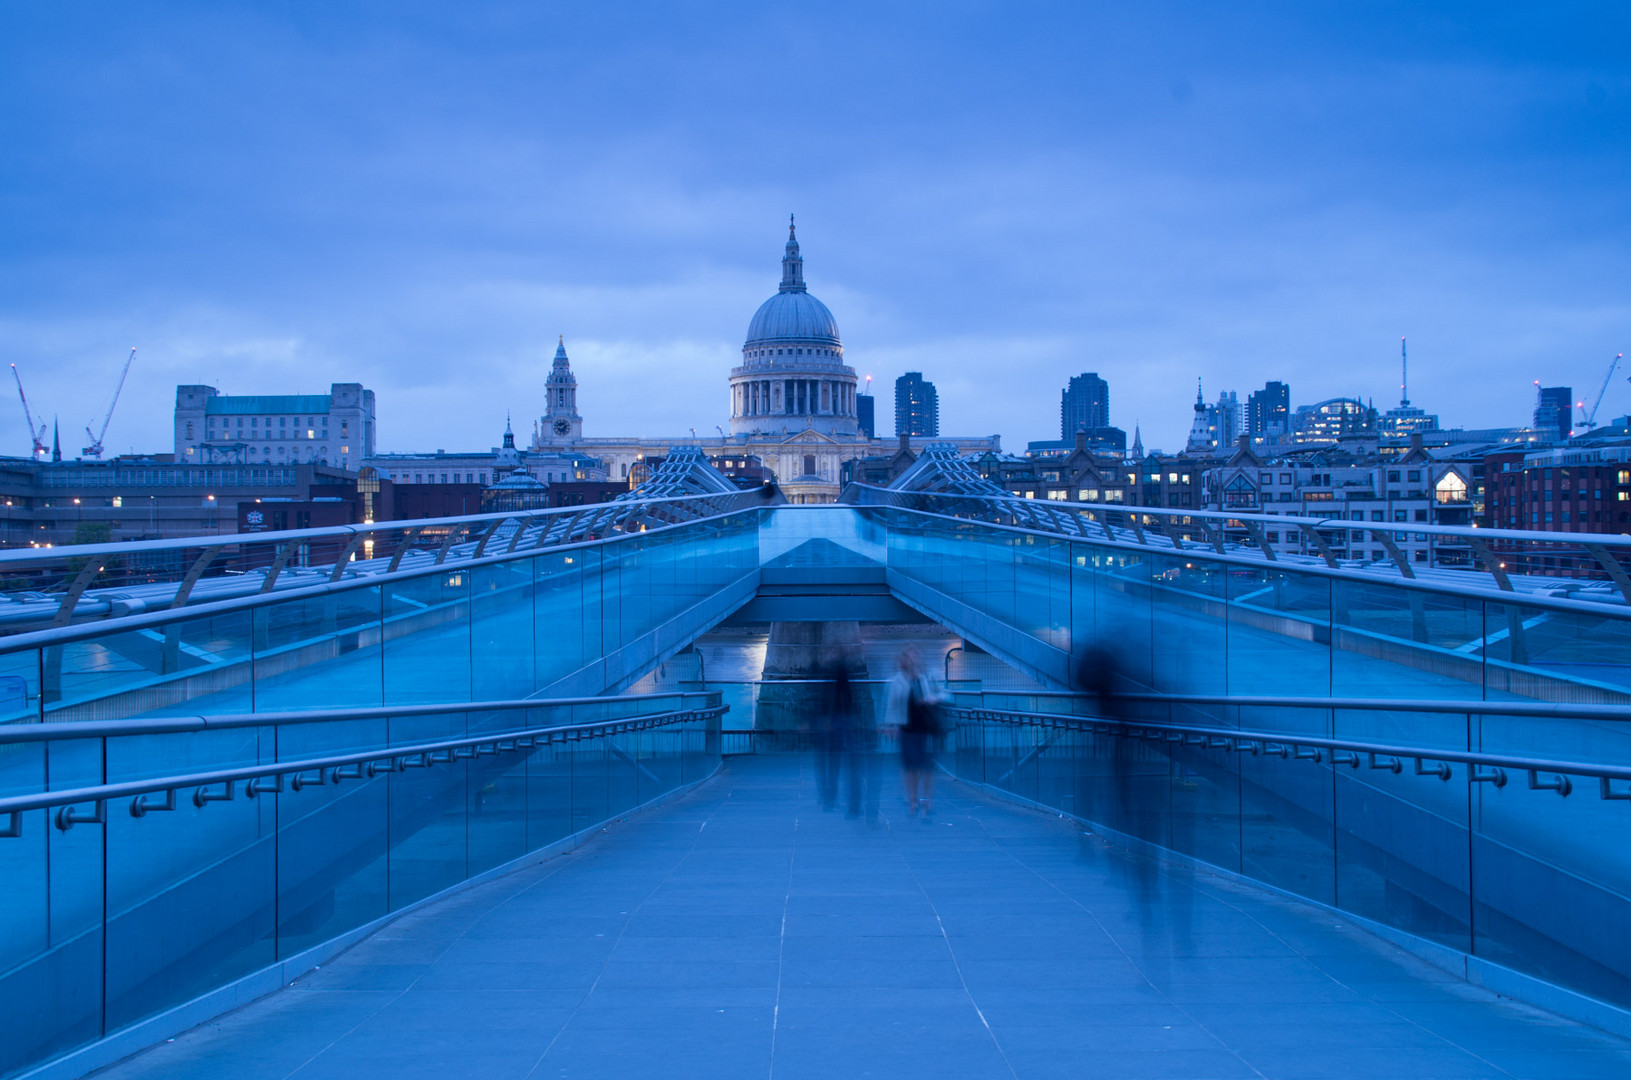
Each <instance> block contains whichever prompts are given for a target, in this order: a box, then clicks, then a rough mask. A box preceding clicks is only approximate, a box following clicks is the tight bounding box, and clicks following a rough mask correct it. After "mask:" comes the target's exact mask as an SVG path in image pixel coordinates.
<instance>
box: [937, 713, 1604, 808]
mask: <svg viewBox="0 0 1631 1080" xmlns="http://www.w3.org/2000/svg"><path fill="white" fill-rule="evenodd" d="M946 711H947V712H948V713H949V714H950V715H952V716H954V717H959V718H967V719H969V720H994V721H997V722H999V723H1008V724H1031V725H1039V726H1045V727H1063V728H1070V729H1074V730H1079V731H1091V732H1093V733H1095V734H1107V735H1117V736H1126V737H1129V738H1142V739H1144V740H1146V741H1150V742H1172V743H1178V744H1180V745H1183V746H1195V747H1200V748H1202V749H1207V750H1229V751H1232V752H1236V753H1250V754H1252V755H1253V756H1263V755H1267V756H1270V757H1279V758H1286V759H1298V760H1303V761H1312V762H1314V763H1315V764H1322V763H1324V761H1325V760H1326V756H1327V754H1328V755H1329V757H1330V762H1331V765H1332V766H1333V767H1335V766H1337V765H1347V766H1350V767H1352V768H1354V769H1358V768H1359V766H1360V764H1361V758H1362V757H1363V760H1364V763H1365V764H1366V766H1367V767H1368V768H1371V769H1381V770H1384V771H1387V772H1391V773H1394V774H1398V773H1400V772H1402V771H1403V769H1404V762H1406V761H1412V762H1414V771H1415V775H1417V776H1437V777H1438V778H1439V779H1440V780H1449V779H1450V778H1451V776H1452V775H1453V772H1454V770H1453V768H1452V766H1453V765H1464V766H1466V769H1467V780H1468V782H1469V783H1488V784H1493V785H1494V786H1495V787H1497V788H1502V787H1505V786H1506V783H1507V776H1506V773H1507V771H1508V770H1511V771H1513V772H1523V773H1527V774H1528V777H1529V788H1530V790H1534V791H1555V792H1557V793H1558V795H1560V796H1562V797H1564V798H1567V797H1568V796H1569V794H1570V793H1571V792H1572V791H1573V790H1574V785H1573V784H1572V783H1571V782H1570V780H1569V777H1571V776H1580V777H1589V778H1591V779H1594V780H1597V781H1598V783H1599V787H1598V798H1600V799H1607V800H1611V801H1631V789H1616V788H1614V787H1613V782H1615V781H1631V766H1618V765H1593V764H1590V763H1587V762H1581V761H1557V760H1553V759H1550V758H1530V757H1521V756H1517V755H1511V754H1485V753H1479V752H1475V751H1468V750H1451V749H1441V748H1436V747H1426V746H1401V745H1397V744H1392V743H1373V742H1362V741H1358V740H1353V739H1333V738H1326V737H1324V736H1319V735H1300V734H1296V733H1294V732H1285V731H1248V730H1245V729H1242V728H1221V727H1206V726H1202V725H1195V724H1163V723H1159V722H1151V721H1144V720H1116V719H1109V718H1105V717H1090V716H1077V715H1073V714H1070V713H1027V712H1015V711H1011V710H1006V709H982V708H969V707H967V706H947V708H946ZM1429 765H1431V766H1433V767H1431V768H1429V767H1428V766H1429ZM1481 770H1488V771H1487V772H1485V771H1481ZM1542 776H1547V777H1551V779H1550V780H1542V779H1541V777H1542Z"/></svg>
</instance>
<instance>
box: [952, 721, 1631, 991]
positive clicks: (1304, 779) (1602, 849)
mask: <svg viewBox="0 0 1631 1080" xmlns="http://www.w3.org/2000/svg"><path fill="white" fill-rule="evenodd" d="M949 712H950V714H951V716H952V717H953V718H954V719H955V721H956V730H955V736H954V738H953V740H952V748H951V750H950V751H949V753H948V755H947V757H948V762H947V763H948V765H949V766H950V767H952V768H954V769H955V771H956V773H957V775H959V776H961V777H964V778H966V779H968V780H971V781H975V782H978V783H983V784H987V785H990V786H992V787H996V788H1000V789H1002V790H1005V791H1008V792H1010V793H1012V794H1014V795H1017V796H1020V797H1022V798H1024V799H1027V800H1030V801H1033V802H1036V803H1038V804H1041V805H1045V806H1048V807H1051V808H1055V809H1058V810H1061V811H1064V812H1066V813H1069V814H1072V815H1075V816H1077V817H1079V818H1082V819H1083V820H1085V821H1089V822H1093V823H1095V824H1096V825H1098V826H1101V827H1103V828H1105V829H1108V830H1112V831H1113V832H1115V833H1120V834H1123V835H1124V836H1127V837H1131V838H1134V839H1136V840H1140V841H1144V842H1147V843H1150V844H1154V845H1158V846H1160V847H1163V848H1167V849H1170V850H1173V851H1176V852H1179V853H1181V854H1184V855H1187V856H1191V857H1193V858H1196V859H1199V860H1201V861H1203V862H1206V863H1209V864H1212V865H1215V866H1219V867H1222V868H1224V869H1226V870H1229V871H1231V872H1234V873H1238V874H1242V875H1244V876H1247V877H1250V878H1254V879H1256V880H1259V881H1262V882H1265V883H1267V884H1270V885H1273V886H1275V887H1278V888H1281V889H1285V890H1287V891H1289V892H1293V893H1296V894H1298V895H1301V896H1304V897H1307V898H1309V899H1312V900H1316V901H1318V902H1321V903H1325V904H1329V905H1331V906H1332V907H1336V908H1339V909H1341V910H1343V911H1347V912H1350V913H1352V914H1354V915H1357V916H1360V917H1363V918H1366V919H1370V920H1373V921H1375V922H1377V923H1380V924H1382V925H1384V926H1389V927H1393V928H1395V929H1398V930H1401V931H1404V932H1407V933H1409V934H1412V935H1414V936H1416V937H1418V938H1424V939H1427V940H1429V941H1432V942H1436V943H1439V944H1441V945H1445V946H1448V947H1450V948H1452V949H1455V950H1457V951H1459V952H1462V953H1466V954H1469V955H1471V956H1474V957H1478V958H1481V959H1485V960H1488V961H1490V962H1491V963H1493V964H1496V965H1500V966H1501V967H1503V968H1508V969H1513V970H1516V971H1518V972H1522V973H1524V974H1527V975H1530V976H1534V977H1536V978H1539V979H1542V980H1544V981H1546V982H1550V983H1554V984H1559V985H1562V986H1565V987H1568V988H1570V989H1572V990H1575V991H1577V992H1579V993H1582V994H1585V995H1587V996H1589V997H1594V998H1596V999H1598V1000H1601V1001H1607V1002H1610V1003H1612V1004H1615V1005H1617V1006H1619V1007H1621V1008H1625V1007H1628V1006H1631V932H1628V929H1627V928H1631V848H1628V846H1627V844H1626V842H1625V840H1626V837H1627V836H1628V835H1631V708H1627V707H1624V706H1618V707H1615V706H1579V705H1567V704H1539V703H1529V702H1514V701H1507V702H1494V701H1491V702H1452V701H1443V700H1393V701H1381V700H1375V699H1357V698H1329V697H1270V696H1225V695H1197V694H1189V695H1168V694H1150V693H1137V694H1125V695H1120V696H1116V697H1112V698H1100V697H1097V696H1091V695H1082V694H1065V693H1058V694H1014V693H1001V694H999V693H986V694H980V693H958V694H956V695H955V703H954V705H953V707H952V708H951V709H950V710H949Z"/></svg>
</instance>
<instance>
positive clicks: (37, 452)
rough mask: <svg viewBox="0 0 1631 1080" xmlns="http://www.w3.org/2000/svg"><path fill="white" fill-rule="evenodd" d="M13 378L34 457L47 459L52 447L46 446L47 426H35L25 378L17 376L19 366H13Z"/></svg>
mask: <svg viewBox="0 0 1631 1080" xmlns="http://www.w3.org/2000/svg"><path fill="white" fill-rule="evenodd" d="M11 377H12V378H13V379H16V380H17V397H18V398H19V399H20V400H21V401H22V403H23V421H24V422H25V423H26V424H28V437H29V439H31V440H32V441H33V443H34V449H33V451H32V456H33V457H34V458H35V459H36V460H38V459H40V458H43V457H45V452H46V451H47V450H49V449H50V447H48V446H46V445H45V425H44V424H41V425H40V426H39V427H37V428H36V427H35V426H34V412H33V410H32V409H30V408H29V407H28V395H27V394H25V393H23V377H22V376H21V375H19V374H17V365H16V364H13V365H11Z"/></svg>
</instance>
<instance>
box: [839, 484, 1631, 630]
mask: <svg viewBox="0 0 1631 1080" xmlns="http://www.w3.org/2000/svg"><path fill="white" fill-rule="evenodd" d="M1021 501H1024V500H1021ZM858 508H862V509H865V508H869V507H866V506H865V505H864V504H863V506H861V507H858ZM870 508H871V509H890V510H897V511H899V512H901V513H907V514H914V515H916V516H918V517H921V518H926V519H931V520H937V521H945V522H954V523H956V524H959V525H968V524H978V525H980V526H982V527H984V528H987V529H995V530H999V531H1002V532H1007V533H1012V534H1014V535H1018V536H1038V535H1041V536H1046V537H1048V538H1049V539H1054V540H1057V539H1064V540H1072V541H1076V542H1078V543H1084V544H1094V545H1099V546H1103V547H1110V548H1118V549H1121V550H1126V551H1136V552H1139V553H1140V554H1145V555H1147V554H1150V553H1155V554H1160V555H1166V556H1169V557H1172V558H1180V559H1193V560H1196V561H1202V560H1204V561H1206V562H1211V563H1218V564H1223V565H1225V566H1236V567H1243V568H1249V569H1251V570H1254V571H1257V572H1262V571H1264V570H1274V571H1279V572H1282V573H1295V574H1301V575H1306V576H1309V577H1323V578H1334V579H1337V580H1341V581H1352V582H1361V583H1364V584H1367V585H1381V586H1386V587H1387V588H1392V589H1402V590H1410V591H1415V592H1423V593H1431V594H1435V595H1443V596H1461V597H1471V598H1476V599H1479V600H1486V601H1494V602H1498V603H1503V604H1523V605H1525V606H1528V607H1544V608H1551V609H1553V610H1558V611H1574V612H1590V613H1591V614H1593V615H1596V616H1599V617H1607V618H1627V617H1631V601H1628V602H1626V603H1621V601H1622V600H1625V599H1626V595H1625V594H1622V592H1620V591H1619V590H1615V591H1613V592H1608V591H1603V592H1599V593H1595V594H1591V598H1590V599H1575V598H1573V597H1574V595H1576V594H1578V592H1579V590H1575V591H1574V592H1572V593H1571V594H1570V595H1566V596H1557V595H1554V594H1547V593H1544V592H1538V591H1534V590H1540V589H1561V588H1562V587H1563V586H1565V585H1567V584H1569V583H1570V582H1571V581H1574V582H1575V583H1578V582H1579V580H1580V579H1564V578H1544V579H1539V580H1535V581H1529V580H1527V579H1522V578H1521V575H1518V576H1519V577H1520V580H1523V582H1524V584H1525V586H1526V587H1525V588H1524V589H1522V590H1520V589H1518V588H1516V587H1515V586H1514V585H1513V582H1512V578H1513V576H1514V575H1513V574H1508V573H1506V572H1505V571H1501V573H1500V577H1499V578H1497V577H1496V576H1495V575H1494V574H1493V573H1492V574H1491V575H1490V581H1491V582H1493V584H1475V583H1472V582H1464V581H1457V580H1455V578H1456V577H1459V576H1470V577H1475V578H1476V577H1480V576H1481V575H1480V574H1478V573H1477V572H1476V571H1471V570H1466V571H1463V570H1456V569H1446V568H1442V567H1440V568H1435V569H1433V570H1432V572H1431V576H1425V575H1424V576H1421V577H1405V576H1402V575H1395V574H1391V573H1387V572H1383V571H1379V570H1377V569H1376V568H1375V567H1374V566H1371V567H1356V566H1342V565H1340V564H1331V565H1328V564H1327V563H1326V562H1323V561H1321V560H1320V559H1319V558H1317V557H1315V556H1292V555H1280V556H1278V557H1275V558H1269V557H1268V555H1267V553H1266V552H1265V551H1264V550H1261V549H1258V548H1251V547H1242V546H1240V545H1238V544H1226V545H1224V548H1225V550H1223V551H1222V552H1219V551H1218V550H1216V549H1215V548H1206V549H1203V548H1201V547H1200V546H1198V545H1197V546H1195V547H1191V548H1183V549H1175V548H1171V547H1157V546H1154V545H1152V544H1149V543H1146V542H1144V541H1135V540H1132V539H1127V538H1124V537H1122V536H1119V535H1109V536H1106V535H1105V534H1104V533H1103V532H1102V531H1101V532H1099V533H1097V534H1094V533H1089V532H1087V531H1085V530H1084V531H1081V532H1067V531H1064V530H1061V529H1054V528H1047V527H1038V526H1034V525H1017V524H1010V523H1007V522H1001V521H990V520H986V519H983V518H974V517H954V516H952V515H949V514H938V513H935V512H933V511H929V510H917V509H913V508H911V507H906V506H888V507H882V506H873V507H870ZM1134 509H1135V510H1136V511H1137V512H1138V513H1144V512H1145V511H1144V509H1143V508H1141V507H1139V508H1134ZM1151 512H1155V511H1154V510H1153V509H1152V511H1151ZM1166 512H1168V513H1172V514H1179V513H1184V512H1181V511H1166ZM1190 513H1192V512H1190ZM1280 520H1284V519H1280ZM1360 524H1361V523H1359V522H1354V523H1353V527H1358V526H1359V525H1360ZM1377 524H1380V523H1379V522H1378V523H1377ZM1363 525H1364V527H1365V528H1369V527H1370V525H1371V523H1370V522H1365V523H1363ZM1333 527H1334V524H1333ZM1123 531H1125V530H1123ZM1412 531H1414V530H1412ZM1478 531H1479V532H1483V531H1484V530H1481V529H1480V530H1478ZM1491 531H1492V532H1493V530H1491ZM1559 535H1566V534H1559ZM1163 538H1164V537H1163ZM1503 581H1504V582H1505V585H1504V586H1503V585H1502V584H1501V582H1503ZM1593 584H1599V583H1596V582H1593ZM1218 599H1223V598H1222V597H1219V598H1218Z"/></svg>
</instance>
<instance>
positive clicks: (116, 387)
mask: <svg viewBox="0 0 1631 1080" xmlns="http://www.w3.org/2000/svg"><path fill="white" fill-rule="evenodd" d="M134 359H136V346H134V345H132V346H131V347H130V355H129V356H127V357H125V366H124V367H123V368H121V369H120V370H119V381H118V382H116V383H114V384H113V400H112V401H110V402H108V411H107V412H105V413H103V414H102V430H101V431H96V432H93V431H92V430H91V425H90V424H86V425H85V437H86V438H88V439H90V440H91V445H89V446H87V447H85V449H84V450H82V451H80V452H81V453H83V454H84V455H85V456H86V457H93V458H100V457H101V456H102V437H103V436H104V435H106V434H107V433H108V421H110V420H112V419H113V410H114V409H115V408H116V407H117V406H118V404H119V391H121V390H123V389H124V388H125V376H126V375H129V374H130V362H131V361H132V360H134Z"/></svg>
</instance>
